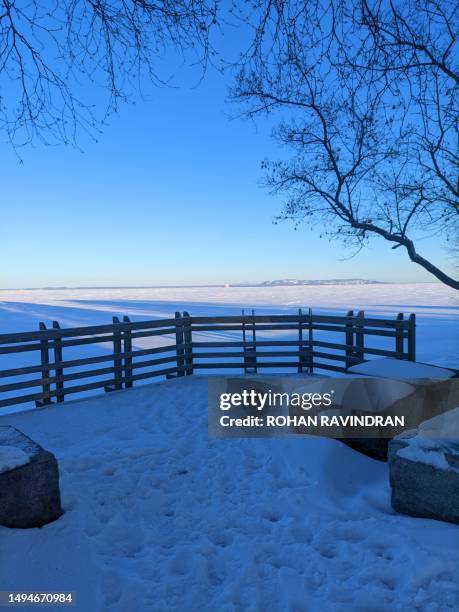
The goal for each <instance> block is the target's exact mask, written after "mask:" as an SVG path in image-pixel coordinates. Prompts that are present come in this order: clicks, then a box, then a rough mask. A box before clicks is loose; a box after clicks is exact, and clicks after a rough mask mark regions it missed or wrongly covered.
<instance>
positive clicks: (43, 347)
mask: <svg viewBox="0 0 459 612" xmlns="http://www.w3.org/2000/svg"><path fill="white" fill-rule="evenodd" d="M39 327H40V331H45V330H46V325H45V324H44V323H43V321H40V324H39ZM40 359H41V365H42V366H44V369H43V382H42V391H43V394H44V396H43V404H46V405H47V404H51V403H52V402H51V399H50V397H49V393H50V390H51V387H50V385H49V383H47V382H45V381H46V379H47V378H48V377H49V372H50V368H49V343H48V340H47V339H46V338H43V339H42V340H40Z"/></svg>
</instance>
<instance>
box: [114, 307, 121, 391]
mask: <svg viewBox="0 0 459 612" xmlns="http://www.w3.org/2000/svg"><path fill="white" fill-rule="evenodd" d="M121 353H122V351H121V330H120V320H119V319H118V317H113V354H114V356H115V357H114V359H113V366H114V367H115V368H116V369H115V373H114V376H113V379H114V384H113V388H114V389H115V390H116V391H118V390H119V389H122V388H123V371H122V366H123V359H122V357H121Z"/></svg>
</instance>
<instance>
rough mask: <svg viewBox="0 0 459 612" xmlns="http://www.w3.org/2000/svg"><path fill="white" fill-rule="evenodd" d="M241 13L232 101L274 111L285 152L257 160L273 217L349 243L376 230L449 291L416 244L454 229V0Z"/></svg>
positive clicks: (284, 3)
mask: <svg viewBox="0 0 459 612" xmlns="http://www.w3.org/2000/svg"><path fill="white" fill-rule="evenodd" d="M254 9H256V10H254ZM242 18H243V19H244V21H245V22H246V24H248V25H249V26H250V27H252V28H253V32H254V36H253V43H252V45H251V47H250V49H249V50H248V51H247V52H246V53H245V55H244V56H243V57H242V59H241V69H240V72H239V74H238V79H237V85H236V87H235V88H234V90H233V99H234V100H236V101H237V102H240V103H242V104H243V105H244V106H243V108H244V113H245V114H246V115H248V116H255V115H257V114H259V113H271V112H274V111H277V112H278V113H279V114H280V116H281V122H280V125H279V127H278V129H277V130H276V132H275V136H276V138H278V140H279V141H280V142H281V143H282V144H284V145H286V146H287V149H288V150H289V151H293V155H292V156H288V157H286V159H284V160H283V161H278V162H274V163H271V162H267V161H266V162H264V164H263V165H264V167H265V168H266V171H267V175H266V182H267V185H268V186H269V187H270V188H271V189H272V190H273V191H274V192H275V193H283V194H286V204H285V208H284V211H283V213H282V215H281V218H290V219H293V220H294V221H295V222H296V223H300V222H302V221H303V220H306V221H308V222H310V223H319V224H320V225H321V226H322V227H325V228H326V229H325V231H324V233H325V234H328V235H331V236H339V237H341V238H343V240H344V242H345V243H347V244H351V245H354V246H355V247H356V248H357V249H360V248H361V247H362V246H363V245H364V244H365V243H366V242H367V240H368V239H369V238H370V237H371V236H380V237H382V238H384V239H385V240H387V241H389V242H390V243H392V244H393V246H392V248H399V247H402V248H404V249H405V250H406V252H407V254H408V257H409V258H410V259H411V261H413V262H415V263H417V264H419V265H420V266H422V267H423V268H424V269H425V270H427V271H428V272H430V273H431V274H433V275H434V276H435V277H436V278H437V279H438V280H440V281H441V282H443V283H445V284H447V285H449V286H450V287H454V288H455V289H459V281H458V280H457V279H454V278H452V277H451V276H450V275H449V274H447V273H446V272H445V271H444V270H442V269H440V268H439V267H438V266H436V265H435V264H434V263H433V262H432V261H430V260H429V259H428V258H426V257H424V256H422V255H421V254H420V253H419V251H418V248H417V244H418V241H419V240H420V239H421V238H423V237H424V236H438V237H439V238H441V239H444V240H445V241H448V239H449V238H450V237H454V236H455V235H457V231H458V227H459V199H458V196H459V176H458V161H459V155H458V153H459V152H458V136H459V130H458V112H457V110H458V109H457V93H458V82H459V76H458V72H457V66H455V65H454V58H455V55H454V52H455V45H456V37H457V26H458V5H457V3H455V2H450V1H449V0H359V1H358V2H355V1H354V0H305V1H299V0H298V1H297V0H254V2H253V5H252V6H251V11H250V12H249V13H246V14H244V15H243V17H242ZM456 57H457V56H456Z"/></svg>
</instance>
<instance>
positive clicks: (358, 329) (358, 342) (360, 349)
mask: <svg viewBox="0 0 459 612" xmlns="http://www.w3.org/2000/svg"><path fill="white" fill-rule="evenodd" d="M364 317H365V313H364V311H363V310H359V312H358V313H357V320H356V324H355V356H356V358H357V359H358V361H357V362H356V363H362V362H363V361H365V334H364V332H363V327H364V325H365V323H364V321H363V319H364Z"/></svg>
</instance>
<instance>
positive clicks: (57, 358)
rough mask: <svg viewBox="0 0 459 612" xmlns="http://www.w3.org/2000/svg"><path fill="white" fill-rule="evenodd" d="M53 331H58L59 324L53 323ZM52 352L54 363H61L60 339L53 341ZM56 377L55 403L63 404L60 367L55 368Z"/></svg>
mask: <svg viewBox="0 0 459 612" xmlns="http://www.w3.org/2000/svg"><path fill="white" fill-rule="evenodd" d="M53 329H60V326H59V323H58V322H57V321H53ZM53 350H54V363H61V362H62V339H61V338H56V339H55V340H54V341H53ZM54 371H55V375H56V391H57V394H56V401H57V402H59V403H60V402H63V401H64V381H63V380H59V379H60V378H62V374H63V370H62V368H61V367H56V368H55V370H54Z"/></svg>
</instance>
